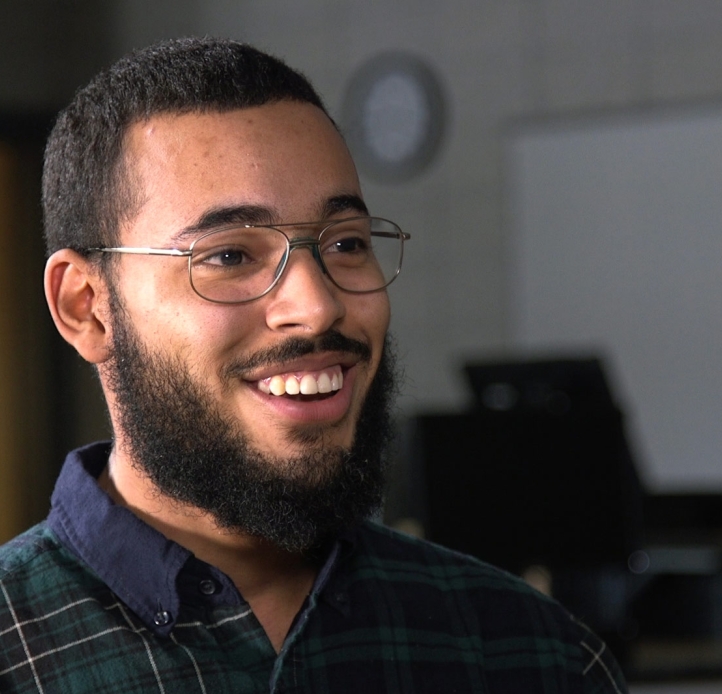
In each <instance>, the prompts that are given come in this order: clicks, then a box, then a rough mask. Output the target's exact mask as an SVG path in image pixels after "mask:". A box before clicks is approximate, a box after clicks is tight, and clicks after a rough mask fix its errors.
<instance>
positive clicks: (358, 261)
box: [88, 217, 411, 304]
mask: <svg viewBox="0 0 722 694" xmlns="http://www.w3.org/2000/svg"><path fill="white" fill-rule="evenodd" d="M318 228H320V229H321V231H320V232H319V233H317V234H314V235H310V234H312V233H313V231H314V230H315V229H318ZM291 230H295V231H296V232H297V234H289V233H287V231H291ZM304 233H305V234H307V235H300V234H304ZM409 238H411V237H410V235H409V234H407V233H405V232H403V231H401V229H400V228H399V227H398V225H396V224H394V222H391V221H389V220H388V219H382V218H380V217H352V218H350V219H341V220H334V221H324V222H302V223H299V224H275V225H256V224H244V225H235V226H228V227H224V228H222V229H217V230H215V231H211V232H209V233H207V234H204V235H203V236H200V237H199V238H197V239H196V240H195V241H193V243H192V244H191V245H190V247H189V248H188V249H187V250H181V249H178V248H135V247H130V246H120V247H116V248H89V249H88V251H92V252H101V253H131V254H142V255H165V256H174V257H184V258H188V277H189V279H190V283H191V286H192V287H193V289H194V291H195V292H196V293H197V294H198V295H199V296H201V297H202V298H204V299H207V300H208V301H213V302H216V303H221V304H242V303H246V302H248V301H253V300H255V299H259V298H260V297H262V296H264V295H265V294H267V293H268V292H270V291H271V290H272V289H273V287H275V286H276V284H277V283H278V281H279V280H280V278H281V276H282V275H283V271H284V270H285V269H286V266H287V264H288V259H289V257H290V255H291V252H292V251H294V250H296V249H297V248H308V249H309V250H310V251H311V253H312V254H313V257H314V258H315V259H316V261H317V262H318V264H319V266H320V267H321V269H322V271H323V272H324V273H325V274H326V275H327V276H328V278H329V279H330V280H331V282H333V283H334V284H335V285H336V286H337V287H338V288H339V289H343V290H344V291H347V292H352V293H359V294H360V293H367V292H375V291H379V290H380V289H383V288H384V287H387V286H388V285H389V284H391V282H393V281H394V279H396V277H397V276H398V274H399V272H400V271H401V261H402V259H403V254H404V241H408V240H409Z"/></svg>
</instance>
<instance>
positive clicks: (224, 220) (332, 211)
mask: <svg viewBox="0 0 722 694" xmlns="http://www.w3.org/2000/svg"><path fill="white" fill-rule="evenodd" d="M344 212H352V213H355V214H359V215H367V214H368V208H367V207H366V203H365V202H364V201H363V200H362V199H361V198H360V197H359V196H358V195H355V194H341V195H334V196H332V197H330V198H328V199H327V200H325V201H324V202H323V203H322V204H321V206H320V208H319V213H320V217H319V221H320V220H324V219H328V218H330V217H333V216H335V215H337V214H342V213H344ZM278 217H279V215H278V213H277V212H276V211H275V210H274V209H273V208H271V207H264V206H263V205H233V206H229V207H217V208H213V209H210V210H207V211H206V212H204V213H203V214H202V215H201V216H200V217H199V218H198V220H197V221H196V222H195V223H193V224H191V225H190V226H187V227H184V228H183V229H181V230H180V231H179V232H178V233H177V234H174V235H173V237H172V238H171V243H172V244H178V243H180V242H181V241H186V240H188V239H192V238H195V237H197V236H198V235H199V234H203V233H205V232H208V231H213V230H214V229H218V228H220V227H224V226H229V225H231V224H260V225H272V224H285V223H287V222H286V221H285V220H284V221H283V222H279V221H278ZM298 221H299V222H310V221H315V220H310V219H302V220H298Z"/></svg>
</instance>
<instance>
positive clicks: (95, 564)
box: [0, 39, 624, 694]
mask: <svg viewBox="0 0 722 694" xmlns="http://www.w3.org/2000/svg"><path fill="white" fill-rule="evenodd" d="M43 202H44V209H45V223H46V235H47V243H48V249H49V252H50V257H49V260H48V263H47V268H46V278H45V287H46V295H47V299H48V304H49V306H50V311H51V313H52V316H53V319H54V321H55V324H56V326H57V328H58V330H59V331H60V332H61V334H62V335H63V337H64V338H65V339H66V340H67V341H68V342H69V343H71V344H72V345H73V346H74V347H75V349H76V350H77V351H78V353H79V354H80V355H81V356H82V357H83V358H84V359H86V360H88V361H89V362H91V363H93V364H95V365H96V367H97V371H98V375H99V378H100V382H101V384H102V387H103V390H104V393H105V396H106V399H107V404H108V409H109V413H110V419H111V422H112V426H113V432H114V438H113V441H112V442H109V443H100V444H93V445H91V446H89V447H86V448H84V449H81V450H79V451H75V452H73V453H71V454H70V455H69V456H68V459H67V460H66V463H65V466H64V468H63V471H62V473H61V476H60V478H59V480H58V484H57V487H56V490H55V492H54V494H53V500H52V510H51V513H50V515H49V517H48V519H47V521H46V522H45V523H43V524H41V525H39V526H37V527H35V528H33V529H31V530H29V531H28V532H27V533H25V534H24V535H22V536H20V537H19V538H17V539H15V540H14V541H12V542H10V543H9V544H8V545H6V546H5V547H4V548H2V550H0V599H1V600H2V607H1V609H0V646H1V647H0V691H2V692H46V693H49V692H74V693H76V692H94V693H98V692H168V693H170V692H174V693H176V692H208V693H209V694H210V693H211V692H214V693H215V692H261V691H273V692H285V691H289V692H290V691H298V692H344V693H348V692H364V693H368V692H383V691H398V692H472V691H473V692H525V693H529V692H537V691H538V692H542V691H544V692H555V691H559V692H561V691H564V692H602V691H604V692H607V691H608V692H620V691H622V690H623V688H624V685H623V684H622V682H621V679H620V677H619V674H618V670H617V668H616V665H615V663H614V661H613V660H612V659H611V658H610V657H609V655H608V653H607V652H606V650H605V648H604V645H603V644H601V643H600V642H599V641H598V640H597V639H596V638H595V637H594V636H593V635H592V634H590V633H589V632H588V631H587V630H586V629H585V628H584V627H583V626H582V625H581V624H579V623H578V622H576V621H574V620H573V619H572V618H571V617H569V616H568V615H567V614H566V613H565V612H564V611H563V610H562V608H560V607H559V606H558V605H556V604H554V603H553V602H551V601H549V600H547V599H546V598H543V597H542V596H540V595H538V594H536V593H535V592H534V591H533V590H531V589H530V588H528V587H526V586H525V585H524V584H523V583H521V582H520V581H518V580H516V579H514V578H512V577H510V576H508V575H506V574H503V573H501V572H499V571H497V570H495V569H492V568H491V567H488V566H486V565H484V564H481V563H480V562H477V561H475V560H473V559H470V558H468V557H464V556H461V555H458V554H456V553H452V552H449V551H447V550H443V549H441V548H438V547H435V546H432V545H430V544H427V543H423V542H421V541H417V540H413V539H411V538H407V537H404V536H400V535H398V534H394V533H392V532H391V531H389V530H386V529H384V528H382V527H380V526H376V525H373V524H371V523H369V522H368V521H366V520H365V519H366V518H367V517H368V516H369V515H370V514H371V513H372V512H373V510H374V509H375V508H377V507H378V505H379V503H380V500H381V493H382V489H383V477H384V475H383V472H384V470H383V462H382V461H383V455H382V453H383V447H384V444H385V442H386V439H387V437H388V431H389V422H388V419H389V416H388V406H389V399H390V395H391V394H392V392H393V388H394V386H393V359H392V355H391V352H390V347H389V344H388V341H387V339H386V331H387V327H388V322H389V303H388V298H387V294H386V292H385V287H386V286H387V285H388V284H389V283H390V282H391V281H392V280H393V279H394V278H395V277H396V275H397V274H398V271H399V269H400V259H401V251H402V246H403V242H404V240H405V239H406V238H408V237H407V236H406V235H405V234H404V233H403V232H401V230H400V229H399V228H398V227H397V226H396V225H395V224H393V223H392V222H389V221H387V220H383V219H374V218H372V217H370V216H369V213H368V211H367V209H366V206H365V204H364V202H363V196H362V192H361V189H360V186H359V182H358V178H357V175H356V171H355V168H354V165H353V162H352V160H351V158H350V156H349V153H348V151H347V149H346V147H345V145H344V141H343V139H342V137H341V135H340V134H339V132H338V130H337V128H336V127H335V126H334V124H333V122H332V121H331V119H330V118H329V116H328V115H327V113H326V111H325V110H324V107H323V104H322V103H321V101H320V99H319V97H318V96H317V94H316V93H315V92H314V91H313V89H312V88H311V86H310V85H309V84H308V82H307V81H306V80H305V79H304V78H303V77H302V76H300V75H299V74H297V73H295V72H293V71H292V70H290V69H289V68H288V67H287V66H285V65H284V64H282V63H280V62H279V61H277V60H275V59H274V58H271V57H269V56H267V55H265V54H262V53H260V52H258V51H255V50H254V49H252V48H249V47H247V46H243V45H240V44H237V43H234V42H226V41H214V40H191V39H188V40H179V41H172V42H168V43H164V44H161V45H158V46H154V47H152V48H149V49H147V50H144V51H140V52H138V53H136V54H134V55H131V56H130V57H128V58H126V59H124V60H122V61H120V62H119V63H118V64H116V65H115V66H114V67H113V68H111V69H110V70H109V71H107V72H105V73H103V74H101V75H99V76H98V77H97V78H96V79H95V80H94V81H93V82H92V83H91V84H90V85H89V86H88V87H86V88H85V89H84V90H82V91H80V92H79V93H78V94H77V95H76V97H75V99H74V100H73V102H72V103H71V104H70V106H69V107H68V108H67V109H66V110H65V111H64V112H63V113H62V114H61V115H60V117H59V120H58V122H57V124H56V126H55V128H54V130H53V133H52V135H51V137H50V140H49V143H48V148H47V155H46V165H45V175H44V200H43Z"/></svg>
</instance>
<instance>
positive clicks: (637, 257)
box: [505, 107, 722, 491]
mask: <svg viewBox="0 0 722 694" xmlns="http://www.w3.org/2000/svg"><path fill="white" fill-rule="evenodd" d="M505 154H506V174H507V176H506V179H505V180H506V184H507V194H508V203H509V204H508V218H507V219H508V227H509V228H508V229H507V232H508V234H507V238H508V240H509V250H510V254H509V262H510V273H509V276H510V278H511V280H510V287H509V297H510V305H509V316H510V324H509V336H510V342H511V345H512V346H513V347H515V348H517V349H519V350H523V351H524V352H527V353H540V352H541V353H544V354H550V353H552V354H553V353H563V354H565V355H566V354H570V353H574V352H582V353H583V354H585V355H587V354H590V353H598V354H601V355H602V356H604V357H606V360H607V364H608V365H609V366H610V369H611V375H612V378H613V386H614V388H615V391H616V393H617V395H618V396H619V400H620V402H621V404H622V405H623V409H624V410H625V412H626V413H627V415H628V420H629V426H630V433H631V436H632V440H633V443H634V445H635V452H636V453H637V458H638V461H639V463H640V473H641V475H642V478H643V482H644V483H645V484H646V485H647V486H648V487H649V488H650V490H651V491H673V490H709V491H719V490H722V107H719V108H711V107H709V108H705V109H698V110H693V111H684V112H681V111H677V112H674V113H666V114H663V115H659V114H657V115H649V114H647V115H644V114H637V115H630V116H627V117H607V118H596V119H593V120H592V119H590V120H587V121H575V122H567V123H557V124H547V125H536V126H523V127H519V128H517V129H515V130H514V131H513V132H512V133H511V134H510V136H509V138H508V139H507V141H506V152H505Z"/></svg>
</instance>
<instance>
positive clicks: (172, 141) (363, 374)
mask: <svg viewBox="0 0 722 694" xmlns="http://www.w3.org/2000/svg"><path fill="white" fill-rule="evenodd" d="M127 156H128V161H129V162H130V167H131V172H132V173H131V175H135V176H138V177H139V179H138V181H137V184H138V185H139V186H140V189H141V190H142V191H144V194H145V195H144V198H145V199H144V201H143V204H142V207H141V208H140V211H139V213H138V214H137V215H136V216H135V217H134V218H133V219H132V221H131V222H130V223H129V224H127V225H126V226H125V227H124V228H123V229H122V230H121V241H122V244H123V245H126V246H151V247H159V248H169V247H174V246H179V247H183V248H185V247H187V246H188V245H189V244H190V243H191V242H192V241H193V239H194V238H195V236H196V235H200V234H201V233H203V231H207V230H209V229H211V228H212V223H213V220H216V222H217V224H218V226H221V225H222V224H224V223H226V224H227V223H228V222H229V221H237V222H241V223H242V222H244V221H251V222H261V223H263V222H266V223H289V222H308V221H314V220H318V219H325V218H342V217H344V216H349V215H355V214H358V213H360V212H363V209H359V205H362V204H363V203H361V191H360V186H359V182H358V178H357V175H356V171H355V167H354V165H353V162H352V160H351V158H350V156H349V154H348V150H347V149H346V146H345V144H344V143H343V140H342V139H341V137H340V136H339V134H338V133H337V131H336V129H335V128H334V127H333V125H332V124H331V122H330V121H329V120H328V118H327V117H326V116H325V115H324V114H323V113H322V112H321V111H320V110H319V109H317V108H316V107H314V106H312V105H309V104H300V103H295V102H280V103H275V104H270V105H264V106H261V107H257V108H250V109H244V110H237V111H231V112H226V113H207V114H195V113H193V114H186V115H167V116H158V117H154V118H152V119H151V120H150V121H148V122H145V123H141V124H138V125H135V126H133V127H132V128H131V129H130V131H129V133H128V138H127ZM199 223H203V224H202V226H203V227H204V229H203V231H197V232H194V233H191V234H183V235H182V236H180V237H179V234H181V233H182V232H183V231H184V230H186V229H189V228H193V227H197V226H198V225H199ZM119 262H120V269H119V272H118V273H117V277H118V282H117V287H116V288H117V291H118V294H119V296H120V299H121V301H122V303H123V306H124V308H125V311H126V318H127V320H129V321H130V323H131V324H132V326H133V329H134V332H135V334H136V335H137V336H138V338H139V340H140V341H141V343H142V344H143V346H144V347H145V348H146V349H147V350H149V351H151V352H158V353H159V354H161V355H167V356H168V357H172V358H179V359H180V360H181V361H182V362H183V363H184V364H185V365H186V367H187V369H188V371H189V373H190V374H191V375H192V377H193V378H194V380H195V381H196V382H197V383H199V384H201V385H202V387H203V389H204V391H205V392H206V393H207V395H208V396H209V397H210V398H211V399H212V400H213V402H214V403H216V404H217V407H218V409H219V412H220V413H222V414H223V415H224V416H228V417H230V418H232V419H234V420H235V421H237V422H238V424H239V425H240V427H241V429H242V430H243V431H244V432H245V434H246V436H247V437H248V438H249V442H250V443H251V444H252V445H253V446H254V447H255V448H256V449H257V450H259V451H260V452H262V453H263V454H266V455H270V456H273V457H274V458H276V459H278V460H283V459H284V458H285V457H288V456H294V455H297V454H300V453H303V452H306V451H307V449H308V446H309V445H323V446H327V447H329V446H330V447H333V446H342V447H348V446H350V445H351V443H352V441H353V438H354V432H355V426H356V421H357V419H358V416H359V411H360V407H361V403H362V402H363V399H364V396H365V394H366V392H367V391H368V389H369V385H370V383H371V379H372V378H373V375H374V373H375V371H376V368H377V366H378V363H379V360H380V357H381V352H382V347H383V342H384V337H385V334H386V330H387V327H388V321H389V306H388V299H387V296H386V293H385V292H375V293H372V294H348V293H345V292H343V291H341V290H339V289H337V288H335V287H334V286H333V285H332V284H331V283H330V282H329V281H328V280H327V279H326V278H325V277H324V276H323V274H322V273H321V271H320V268H319V267H318V265H317V264H316V262H315V261H314V259H313V257H312V255H311V253H310V252H309V251H308V250H305V249H304V250H298V251H295V252H294V253H292V255H291V258H290V260H289V264H288V267H287V269H286V271H285V274H284V276H283V278H282V279H281V282H280V283H279V284H278V286H277V287H276V288H274V290H273V291H272V292H270V294H268V295H267V296H264V297H262V298H261V299H258V300H257V301H254V302H252V303H249V304H244V305H221V304H213V303H211V302H208V301H206V300H204V299H202V298H200V297H199V296H198V295H196V294H195V292H193V290H192V288H191V286H190V283H189V281H188V274H187V263H186V261H185V260H181V259H174V258H158V257H149V256H136V257H121V258H120V261H119ZM329 331H337V332H339V333H341V334H342V335H343V336H345V337H348V338H351V339H353V340H357V341H359V342H360V343H363V344H365V345H366V346H367V347H368V348H369V354H370V358H369V359H361V358H360V356H359V355H358V354H350V353H343V352H321V353H314V354H310V355H307V356H302V357H296V358H291V359H290V360H287V359H285V358H284V357H283V356H282V354H277V353H276V352H275V351H274V350H277V348H278V347H279V345H283V344H284V343H286V342H287V341H288V340H289V338H305V339H311V340H315V339H316V338H318V337H319V336H322V335H324V334H326V333H327V332H329ZM324 374H325V375H327V376H329V378H331V379H333V377H334V376H338V375H339V374H340V375H341V377H342V380H343V386H342V387H341V388H340V390H338V391H335V392H334V394H333V395H329V396H325V397H322V398H320V397H318V396H317V397H304V396H293V397H292V396H288V395H283V396H280V397H279V396H276V395H273V394H272V393H268V392H265V391H267V390H268V388H267V386H268V384H269V382H270V379H271V378H272V377H274V376H281V377H282V378H283V379H284V380H287V379H288V378H289V377H295V378H296V379H297V380H298V381H300V380H301V379H302V378H303V377H304V376H310V377H312V378H313V379H314V380H316V381H318V380H319V379H320V378H322V376H323V375H324ZM116 430H117V423H116ZM312 442H316V443H315V444H312Z"/></svg>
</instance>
